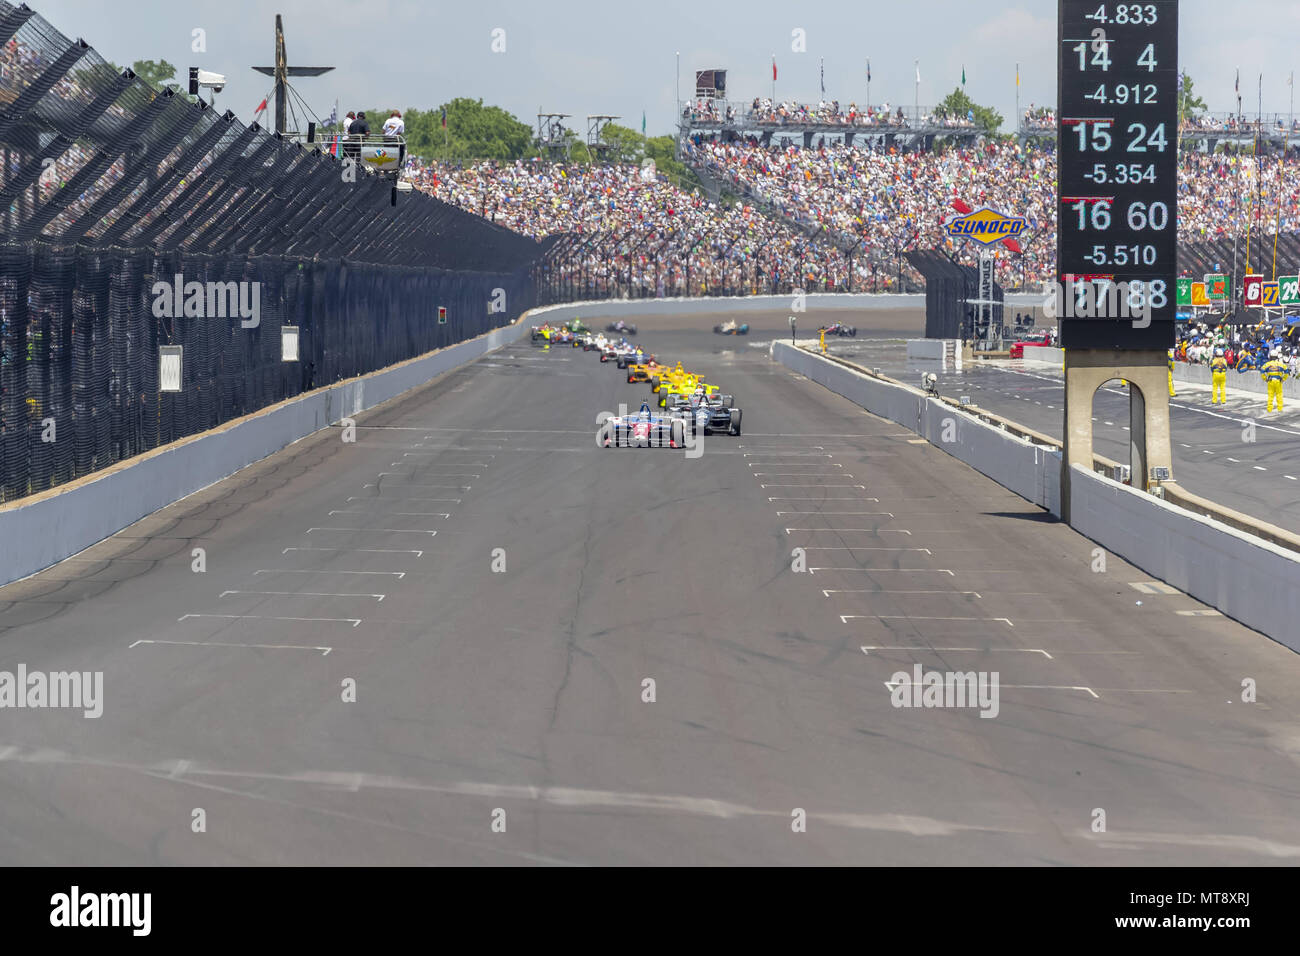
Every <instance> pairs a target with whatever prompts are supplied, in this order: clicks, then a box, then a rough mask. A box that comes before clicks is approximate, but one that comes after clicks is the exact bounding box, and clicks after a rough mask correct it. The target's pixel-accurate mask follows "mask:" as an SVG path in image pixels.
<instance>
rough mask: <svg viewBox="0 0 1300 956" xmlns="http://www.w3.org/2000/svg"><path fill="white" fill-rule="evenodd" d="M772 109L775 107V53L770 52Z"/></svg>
mask: <svg viewBox="0 0 1300 956" xmlns="http://www.w3.org/2000/svg"><path fill="white" fill-rule="evenodd" d="M772 109H774V110H775V109H776V54H775V53H773V54H772Z"/></svg>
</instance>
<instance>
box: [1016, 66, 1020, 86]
mask: <svg viewBox="0 0 1300 956" xmlns="http://www.w3.org/2000/svg"><path fill="white" fill-rule="evenodd" d="M1016 86H1017V87H1019V86H1020V64H1019V63H1017V64H1016Z"/></svg>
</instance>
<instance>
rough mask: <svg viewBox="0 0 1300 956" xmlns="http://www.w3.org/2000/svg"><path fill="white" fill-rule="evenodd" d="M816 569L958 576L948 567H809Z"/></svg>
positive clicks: (809, 571)
mask: <svg viewBox="0 0 1300 956" xmlns="http://www.w3.org/2000/svg"><path fill="white" fill-rule="evenodd" d="M814 571H858V572H860V573H862V574H885V573H892V574H946V575H948V576H949V577H956V575H955V574H953V572H951V571H949V570H948V569H947V568H809V569H808V573H809V574H811V573H812V572H814Z"/></svg>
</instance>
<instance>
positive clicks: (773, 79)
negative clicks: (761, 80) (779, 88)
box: [772, 57, 776, 83]
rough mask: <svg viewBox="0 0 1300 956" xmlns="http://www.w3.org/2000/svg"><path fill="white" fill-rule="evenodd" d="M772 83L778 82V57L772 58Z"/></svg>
mask: <svg viewBox="0 0 1300 956" xmlns="http://www.w3.org/2000/svg"><path fill="white" fill-rule="evenodd" d="M772 82H773V83H775V82H776V57H772Z"/></svg>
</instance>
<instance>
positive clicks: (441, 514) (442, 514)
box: [330, 511, 451, 518]
mask: <svg viewBox="0 0 1300 956" xmlns="http://www.w3.org/2000/svg"><path fill="white" fill-rule="evenodd" d="M330 514H331V515H370V516H371V517H375V512H373V511H331V512H330ZM383 514H384V515H391V516H392V517H394V518H412V517H416V516H422V517H426V518H450V517H451V515H450V514H449V513H447V512H446V511H385V512H384V513H383Z"/></svg>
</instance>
